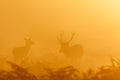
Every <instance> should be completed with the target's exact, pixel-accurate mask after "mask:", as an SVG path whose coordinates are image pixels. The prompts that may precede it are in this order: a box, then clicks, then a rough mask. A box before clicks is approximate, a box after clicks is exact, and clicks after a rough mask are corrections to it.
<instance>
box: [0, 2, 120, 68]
mask: <svg viewBox="0 0 120 80" xmlns="http://www.w3.org/2000/svg"><path fill="white" fill-rule="evenodd" d="M113 2H114V1H113V0H101V1H98V0H97V1H96V0H93V1H89V0H84V1H82V0H75V1H72V0H69V1H68V0H46V1H45V0H34V1H33V0H29V1H28V0H21V1H16V0H12V1H9V0H5V1H3V0H2V1H0V17H1V18H0V22H1V23H0V55H1V56H4V57H5V58H9V59H12V57H13V54H12V50H13V48H15V47H19V46H23V45H24V38H25V37H30V38H31V39H32V40H33V41H34V42H35V45H34V46H33V47H32V48H31V51H30V54H29V56H30V58H31V59H32V60H45V61H50V62H51V63H53V64H55V61H54V59H56V63H57V61H58V62H64V60H65V59H64V58H63V54H59V53H58V52H59V49H60V45H59V42H58V41H57V36H59V34H60V33H61V32H64V38H65V40H68V39H69V37H70V36H71V33H73V32H74V33H75V34H76V35H75V38H74V39H73V41H72V43H71V44H72V45H74V44H81V45H82V46H83V48H84V55H83V57H82V60H81V62H80V64H82V66H84V67H96V66H99V65H103V64H109V58H110V56H114V57H117V58H119V56H120V55H119V53H120V50H119V47H120V36H119V34H120V27H119V26H120V23H119V20H120V16H119V14H120V6H118V5H116V4H115V3H113ZM53 61H54V62H53ZM56 65H58V64H56Z"/></svg>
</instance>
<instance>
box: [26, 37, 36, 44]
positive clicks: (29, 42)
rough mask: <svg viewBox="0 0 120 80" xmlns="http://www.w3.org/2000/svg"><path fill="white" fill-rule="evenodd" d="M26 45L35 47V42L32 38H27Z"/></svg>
mask: <svg viewBox="0 0 120 80" xmlns="http://www.w3.org/2000/svg"><path fill="white" fill-rule="evenodd" d="M25 44H26V45H33V44H34V42H33V41H32V40H31V38H25Z"/></svg>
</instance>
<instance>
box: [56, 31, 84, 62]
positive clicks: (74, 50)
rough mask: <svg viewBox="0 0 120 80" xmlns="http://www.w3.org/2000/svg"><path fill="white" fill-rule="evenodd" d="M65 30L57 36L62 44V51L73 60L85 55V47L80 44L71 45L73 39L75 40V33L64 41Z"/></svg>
mask: <svg viewBox="0 0 120 80" xmlns="http://www.w3.org/2000/svg"><path fill="white" fill-rule="evenodd" d="M63 35H64V34H63V32H62V33H61V34H60V36H59V37H57V39H58V41H59V44H60V47H61V48H60V52H62V53H64V55H65V56H66V57H67V58H69V59H72V60H73V61H74V60H75V61H76V60H77V59H80V58H81V57H82V55H83V47H82V45H80V44H76V45H72V46H71V45H70V43H71V41H72V40H73V38H74V36H75V33H73V34H72V36H71V38H70V39H69V40H68V41H63Z"/></svg>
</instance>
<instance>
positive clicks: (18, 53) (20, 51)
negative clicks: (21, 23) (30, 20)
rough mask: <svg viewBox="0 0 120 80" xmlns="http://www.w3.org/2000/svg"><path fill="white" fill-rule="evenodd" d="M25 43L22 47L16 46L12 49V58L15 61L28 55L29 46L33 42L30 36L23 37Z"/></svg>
mask: <svg viewBox="0 0 120 80" xmlns="http://www.w3.org/2000/svg"><path fill="white" fill-rule="evenodd" d="M24 40H25V45H24V46H22V47H16V48H14V49H13V56H14V59H15V60H17V61H22V60H24V58H25V57H26V56H27V55H28V53H29V51H30V48H31V46H32V45H33V44H34V42H33V41H32V40H31V39H30V38H28V39H27V38H25V39H24Z"/></svg>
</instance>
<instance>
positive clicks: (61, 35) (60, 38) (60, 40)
mask: <svg viewBox="0 0 120 80" xmlns="http://www.w3.org/2000/svg"><path fill="white" fill-rule="evenodd" d="M62 38H63V32H62V33H60V37H57V39H58V41H59V42H63V41H62Z"/></svg>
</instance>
